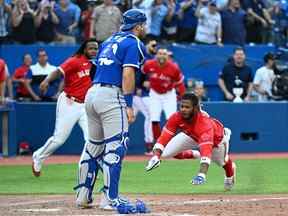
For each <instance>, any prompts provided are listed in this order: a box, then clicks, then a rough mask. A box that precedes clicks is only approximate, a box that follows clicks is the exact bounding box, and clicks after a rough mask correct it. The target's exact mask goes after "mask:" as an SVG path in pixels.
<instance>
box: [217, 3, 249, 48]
mask: <svg viewBox="0 0 288 216" xmlns="http://www.w3.org/2000/svg"><path fill="white" fill-rule="evenodd" d="M221 19H222V29H223V43H224V44H238V45H244V44H245V39H246V29H245V19H246V12H245V11H244V10H242V9H238V10H235V11H234V12H233V11H232V10H230V9H229V8H228V9H226V10H223V11H222V12H221Z"/></svg>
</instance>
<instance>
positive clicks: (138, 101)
mask: <svg viewBox="0 0 288 216" xmlns="http://www.w3.org/2000/svg"><path fill="white" fill-rule="evenodd" d="M149 106H150V98H149V97H139V96H137V95H135V96H134V97H133V110H134V113H135V116H136V115H137V113H138V112H139V111H140V112H141V113H142V114H143V115H144V118H145V120H144V140H145V142H146V143H152V142H153V141H154V140H153V133H152V125H151V120H150V112H149Z"/></svg>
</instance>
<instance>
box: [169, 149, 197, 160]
mask: <svg viewBox="0 0 288 216" xmlns="http://www.w3.org/2000/svg"><path fill="white" fill-rule="evenodd" d="M174 158H176V159H180V160H181V159H196V158H200V152H199V151H196V150H186V151H183V152H180V153H179V154H177V155H175V156H174Z"/></svg>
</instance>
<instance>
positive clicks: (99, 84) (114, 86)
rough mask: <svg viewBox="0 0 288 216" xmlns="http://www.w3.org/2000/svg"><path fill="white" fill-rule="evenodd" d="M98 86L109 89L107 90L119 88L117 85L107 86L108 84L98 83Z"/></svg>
mask: <svg viewBox="0 0 288 216" xmlns="http://www.w3.org/2000/svg"><path fill="white" fill-rule="evenodd" d="M96 85H97V86H101V87H107V88H119V87H118V86H116V85H112V84H106V83H96Z"/></svg>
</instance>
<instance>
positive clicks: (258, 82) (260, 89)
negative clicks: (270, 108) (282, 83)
mask: <svg viewBox="0 0 288 216" xmlns="http://www.w3.org/2000/svg"><path fill="white" fill-rule="evenodd" d="M263 59H264V64H265V65H264V66H262V67H261V68H259V69H258V70H257V71H256V74H255V77H254V81H253V84H254V89H255V91H256V92H257V93H258V101H267V100H269V99H271V96H272V82H273V80H274V78H275V74H274V64H275V55H274V54H273V53H267V54H265V56H264V58H263Z"/></svg>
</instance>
